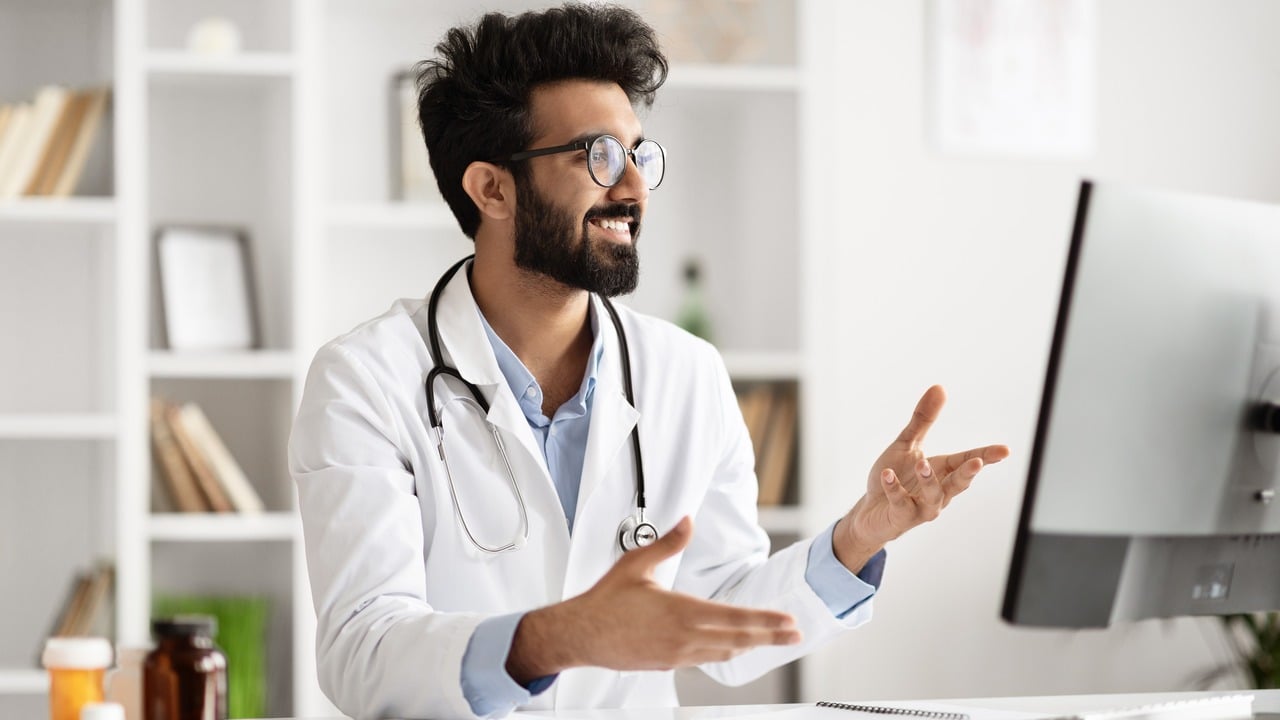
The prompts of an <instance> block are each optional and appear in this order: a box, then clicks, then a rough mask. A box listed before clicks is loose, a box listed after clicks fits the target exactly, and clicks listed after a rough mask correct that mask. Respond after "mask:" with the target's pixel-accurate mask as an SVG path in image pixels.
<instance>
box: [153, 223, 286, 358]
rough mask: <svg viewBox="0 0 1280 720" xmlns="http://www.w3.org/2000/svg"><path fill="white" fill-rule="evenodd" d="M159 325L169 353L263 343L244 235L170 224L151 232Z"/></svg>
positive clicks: (240, 231) (237, 230)
mask: <svg viewBox="0 0 1280 720" xmlns="http://www.w3.org/2000/svg"><path fill="white" fill-rule="evenodd" d="M154 244H155V261H156V275H157V278H158V280H159V282H158V283H157V285H158V288H159V300H160V327H161V331H162V332H161V335H162V338H163V343H164V346H165V347H166V348H168V349H169V350H180V351H228V350H251V349H256V348H260V347H261V344H262V340H261V336H260V332H259V326H258V312H257V299H256V296H255V293H254V283H253V263H252V261H251V259H250V255H251V253H250V242H249V236H248V233H247V232H245V231H244V230H243V229H241V228H237V227H226V226H211V225H171V226H164V227H160V228H158V229H157V230H156V232H155V243H154Z"/></svg>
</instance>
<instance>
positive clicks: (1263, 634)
mask: <svg viewBox="0 0 1280 720" xmlns="http://www.w3.org/2000/svg"><path fill="white" fill-rule="evenodd" d="M1221 621H1222V630H1223V635H1224V636H1225V638H1226V641H1227V645H1228V647H1229V648H1230V652H1231V655H1232V660H1231V661H1230V662H1228V663H1227V664H1225V665H1221V666H1219V667H1217V668H1215V669H1213V670H1211V671H1209V672H1208V673H1207V674H1206V675H1205V676H1204V678H1203V681H1204V682H1203V684H1204V685H1205V686H1208V685H1211V684H1213V683H1214V682H1215V681H1218V680H1221V679H1224V678H1227V677H1231V676H1235V677H1237V678H1240V679H1242V680H1244V681H1245V684H1246V685H1247V686H1248V687H1250V688H1254V689H1258V690H1271V689H1276V688H1280V612H1270V613H1243V614H1236V615H1223V616H1222V617H1221Z"/></svg>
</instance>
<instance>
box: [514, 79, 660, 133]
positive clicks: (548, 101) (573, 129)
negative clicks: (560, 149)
mask: <svg viewBox="0 0 1280 720" xmlns="http://www.w3.org/2000/svg"><path fill="white" fill-rule="evenodd" d="M529 114H530V117H531V119H532V121H533V136H534V144H535V145H541V144H546V143H548V142H551V143H564V142H569V141H570V140H572V139H574V138H576V137H579V136H581V135H584V134H596V133H609V134H610V135H613V136H615V137H617V138H618V139H619V140H622V141H623V142H624V143H627V144H632V143H634V142H636V141H638V140H639V139H640V137H641V134H642V133H641V127H640V119H639V118H638V117H636V112H635V109H634V108H632V107H631V101H630V100H628V99H627V94H626V93H625V92H623V91H622V88H621V87H619V86H618V84H617V83H611V82H599V81H594V80H562V81H559V82H554V83H547V84H545V85H539V86H538V87H536V88H534V89H533V92H532V93H530V96H529Z"/></svg>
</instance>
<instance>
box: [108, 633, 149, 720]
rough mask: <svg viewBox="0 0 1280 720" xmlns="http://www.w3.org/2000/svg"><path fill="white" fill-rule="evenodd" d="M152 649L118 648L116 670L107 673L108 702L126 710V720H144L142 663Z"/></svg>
mask: <svg viewBox="0 0 1280 720" xmlns="http://www.w3.org/2000/svg"><path fill="white" fill-rule="evenodd" d="M148 652H150V648H145V647H118V648H116V668H115V670H112V671H111V672H109V673H107V700H109V701H110V702H113V703H119V705H120V706H121V707H123V708H124V717H125V720H142V663H143V662H145V661H146V659H147V653H148Z"/></svg>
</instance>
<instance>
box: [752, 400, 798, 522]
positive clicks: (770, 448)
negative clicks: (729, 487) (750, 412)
mask: <svg viewBox="0 0 1280 720" xmlns="http://www.w3.org/2000/svg"><path fill="white" fill-rule="evenodd" d="M775 393H776V398H775V400H774V403H773V412H772V413H771V414H770V417H769V427H768V431H767V433H766V435H765V440H764V444H763V446H762V447H761V449H760V450H759V451H758V455H757V457H758V458H759V459H758V460H757V462H756V476H757V477H758V479H759V481H760V496H759V501H758V504H759V505H760V506H761V507H768V506H772V505H781V504H782V502H783V500H784V499H786V495H787V486H788V485H789V480H790V478H791V468H792V465H793V459H794V456H795V442H796V416H797V407H796V394H795V390H794V389H791V388H783V387H778V388H776V389H775Z"/></svg>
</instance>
